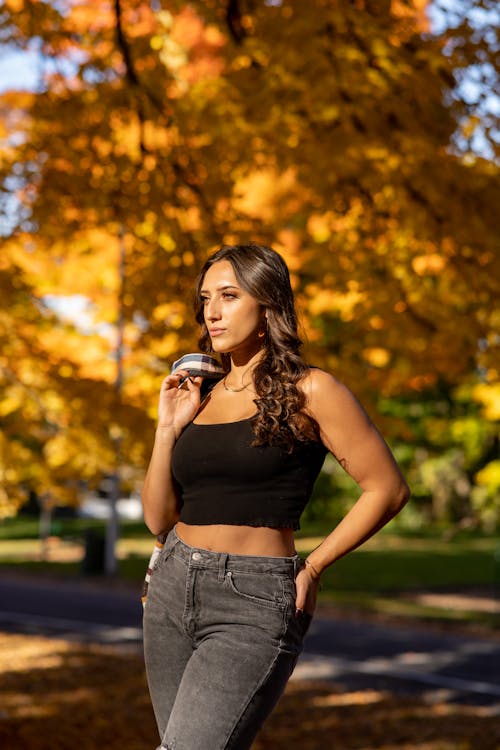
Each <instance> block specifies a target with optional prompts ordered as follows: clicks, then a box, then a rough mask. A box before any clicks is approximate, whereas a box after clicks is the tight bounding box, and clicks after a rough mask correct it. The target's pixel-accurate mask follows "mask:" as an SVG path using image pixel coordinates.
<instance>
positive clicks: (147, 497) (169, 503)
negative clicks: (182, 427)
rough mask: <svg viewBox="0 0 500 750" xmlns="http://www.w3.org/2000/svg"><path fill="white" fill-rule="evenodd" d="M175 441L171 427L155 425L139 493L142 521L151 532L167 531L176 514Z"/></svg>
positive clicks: (172, 523)
mask: <svg viewBox="0 0 500 750" xmlns="http://www.w3.org/2000/svg"><path fill="white" fill-rule="evenodd" d="M175 440H176V437H175V432H174V429H173V428H170V427H168V428H163V427H158V428H157V430H156V434H155V442H154V446H153V452H152V454H151V460H150V462H149V466H148V470H147V472H146V477H145V479H144V484H143V487H142V493H141V497H142V507H143V510H144V520H145V522H146V525H147V527H148V528H149V530H150V531H151V532H152V533H153V534H160V533H162V532H164V531H167V530H169V529H170V528H171V527H172V526H173V525H174V523H175V521H176V520H177V516H178V507H177V506H178V497H177V494H176V491H175V487H174V483H173V479H172V471H171V460H172V450H173V447H174V445H175Z"/></svg>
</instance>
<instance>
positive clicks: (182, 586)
mask: <svg viewBox="0 0 500 750" xmlns="http://www.w3.org/2000/svg"><path fill="white" fill-rule="evenodd" d="M196 305H197V314H196V317H197V320H198V322H199V323H200V324H201V329H202V335H201V339H200V347H201V349H202V350H203V351H205V352H210V351H212V352H215V353H217V354H218V355H220V358H221V361H222V364H223V367H224V371H225V375H224V377H223V378H222V379H220V380H218V381H217V383H216V384H215V386H214V387H213V388H212V389H211V390H210V392H209V393H208V395H207V396H206V397H205V398H204V399H203V400H202V399H200V386H201V380H202V379H201V378H199V377H195V378H191V379H189V378H188V379H184V378H185V376H186V375H187V372H185V371H182V370H181V371H178V372H176V373H175V374H171V375H169V376H168V377H166V378H165V380H164V381H163V384H162V387H161V393H160V400H159V410H158V428H157V431H156V438H155V444H154V449H153V454H152V457H151V462H150V465H149V468H148V471H147V475H146V479H145V482H144V488H143V494H142V498H143V506H144V517H145V520H146V523H147V525H148V527H149V528H150V530H151V531H152V532H153V533H154V534H160V533H162V532H165V531H168V530H170V533H169V534H168V537H167V540H166V543H165V546H164V548H163V550H162V552H161V554H160V555H159V557H158V560H157V563H156V564H155V567H154V571H153V574H152V576H151V581H150V585H149V591H148V598H147V602H146V604H145V611H144V648H145V661H146V669H147V676H148V683H149V689H150V693H151V698H152V702H153V708H154V711H155V716H156V720H157V723H158V728H159V732H160V737H161V738H162V744H161V745H160V748H162V749H164V750H174V749H175V750H245V749H246V748H250V746H251V744H252V741H253V739H254V737H255V735H256V734H257V732H258V730H259V728H260V726H261V725H262V723H263V721H264V720H265V718H266V717H267V715H268V714H269V713H270V712H271V710H272V708H273V706H274V705H275V703H276V702H277V700H278V698H279V697H280V695H281V694H282V692H283V690H284V688H285V685H286V682H287V680H288V678H289V676H290V674H291V672H292V670H293V668H294V665H295V662H296V660H297V657H298V655H299V653H300V651H301V649H302V641H303V638H304V635H305V632H306V629H307V627H308V624H309V622H310V619H311V616H312V614H313V612H314V608H315V604H316V595H317V591H318V586H319V582H320V577H321V574H322V573H323V571H324V570H325V569H326V568H327V567H328V566H329V565H332V564H333V563H334V562H335V561H336V560H338V559H339V558H340V557H342V556H343V555H345V554H346V553H347V552H349V551H350V550H353V549H355V548H356V547H358V546H359V545H360V544H361V543H362V542H364V541H365V540H366V539H368V538H369V537H370V536H372V534H374V533H375V532H376V531H377V530H378V529H380V528H381V527H382V526H383V525H384V524H386V523H387V522H388V521H389V520H390V519H391V518H392V517H393V516H394V515H396V513H398V512H399V510H400V509H401V508H402V506H403V505H404V504H405V503H406V501H407V499H408V495H409V493H408V488H407V485H406V483H405V481H404V479H403V477H402V475H401V473H400V471H399V469H398V467H397V465H396V463H395V461H394V458H393V457H392V455H391V453H390V451H389V449H388V447H387V445H386V444H385V442H384V441H383V439H382V438H381V436H380V435H379V433H378V432H377V430H376V428H375V427H374V426H373V424H372V423H371V422H370V420H369V419H368V417H367V415H366V414H365V412H364V411H363V409H362V408H361V407H360V406H359V404H358V402H357V401H356V400H355V398H354V397H353V396H352V394H351V393H350V391H349V390H348V389H347V388H346V387H345V386H343V385H342V384H341V383H339V382H338V381H337V380H335V378H333V377H332V376H331V375H329V374H327V373H326V372H323V371H322V370H320V369H316V368H310V367H308V366H307V365H306V364H305V363H304V361H303V360H302V359H301V357H300V346H301V342H300V340H299V338H298V335H297V320H296V313H295V308H294V300H293V293H292V289H291V286H290V279H289V274H288V269H287V267H286V265H285V263H284V261H283V260H282V258H281V257H280V256H279V255H278V254H277V253H276V252H275V251H273V250H271V249H270V248H267V247H264V246H259V245H236V246H223V247H222V248H221V249H220V250H219V251H218V252H216V253H215V254H214V255H212V256H211V257H210V258H209V260H208V261H207V262H206V264H205V266H204V268H203V269H202V271H201V274H200V277H199V283H198V287H197V295H196ZM327 451H330V452H331V453H333V455H334V456H336V457H337V459H338V460H339V462H340V463H341V464H342V466H343V467H344V469H345V470H346V471H347V472H349V474H350V475H351V476H352V477H353V478H354V479H355V480H356V481H357V482H358V484H359V486H360V489H361V495H360V497H359V499H358V500H357V502H356V503H355V504H354V506H353V507H352V509H351V510H350V511H349V513H347V515H346V516H345V518H344V519H343V520H342V521H341V523H339V524H338V526H337V527H336V528H335V529H334V530H333V531H332V532H331V534H330V535H329V536H327V537H326V539H325V540H324V541H323V542H322V543H321V544H320V545H319V547H317V548H316V549H315V550H314V551H313V552H311V553H310V555H309V556H308V557H307V558H306V559H305V561H304V562H303V563H302V561H301V560H300V558H299V557H298V556H297V554H296V552H295V547H294V533H293V532H294V530H295V529H297V528H298V527H299V518H300V515H301V513H302V511H303V509H304V507H305V505H306V504H307V501H308V499H309V497H310V494H311V490H312V486H313V484H314V481H315V479H316V477H317V475H318V473H319V471H320V468H321V465H322V463H323V460H324V457H325V455H326V452H327Z"/></svg>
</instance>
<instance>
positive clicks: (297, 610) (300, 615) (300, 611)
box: [295, 607, 304, 617]
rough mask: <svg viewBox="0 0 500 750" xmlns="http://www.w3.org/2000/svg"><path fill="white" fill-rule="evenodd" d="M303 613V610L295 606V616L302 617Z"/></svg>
mask: <svg viewBox="0 0 500 750" xmlns="http://www.w3.org/2000/svg"><path fill="white" fill-rule="evenodd" d="M303 614H304V610H303V609H299V608H298V607H297V609H296V610H295V617H302V615H303Z"/></svg>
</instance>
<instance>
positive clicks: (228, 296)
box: [222, 292, 236, 299]
mask: <svg viewBox="0 0 500 750" xmlns="http://www.w3.org/2000/svg"><path fill="white" fill-rule="evenodd" d="M222 296H223V297H224V299H236V294H231V292H224V294H223V295H222Z"/></svg>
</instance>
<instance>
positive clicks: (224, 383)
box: [222, 365, 254, 393]
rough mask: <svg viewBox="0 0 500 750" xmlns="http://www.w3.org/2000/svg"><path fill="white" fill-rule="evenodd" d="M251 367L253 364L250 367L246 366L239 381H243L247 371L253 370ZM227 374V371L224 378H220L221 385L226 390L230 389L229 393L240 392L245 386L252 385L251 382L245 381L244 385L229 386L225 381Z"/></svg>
mask: <svg viewBox="0 0 500 750" xmlns="http://www.w3.org/2000/svg"><path fill="white" fill-rule="evenodd" d="M253 368H254V365H250V367H247V369H246V370H245V372H244V373H243V375H242V377H241V381H242V382H243V380H244V378H245V375H246V374H247V372H250V370H253ZM228 375H229V373H227V374H226V375H225V376H224V378H223V379H222V385H223V386H224V388H225V390H226V391H230V392H231V393H241V391H244V390H245V388H248V386H250V385H252V384H251V383H246V384H245V385H242V386H241V387H240V388H231V386H230V385H227V383H226V380H227V376H228Z"/></svg>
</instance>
